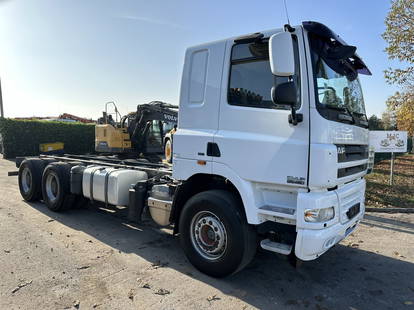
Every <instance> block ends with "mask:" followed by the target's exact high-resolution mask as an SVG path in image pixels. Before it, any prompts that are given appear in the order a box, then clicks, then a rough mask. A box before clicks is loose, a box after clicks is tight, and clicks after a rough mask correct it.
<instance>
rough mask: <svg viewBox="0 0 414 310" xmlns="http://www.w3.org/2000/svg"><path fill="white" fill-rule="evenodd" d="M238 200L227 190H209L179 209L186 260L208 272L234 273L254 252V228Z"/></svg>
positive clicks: (211, 274) (215, 274)
mask: <svg viewBox="0 0 414 310" xmlns="http://www.w3.org/2000/svg"><path fill="white" fill-rule="evenodd" d="M239 204H240V203H239V202H238V200H237V199H236V198H235V197H234V195H232V194H231V193H229V192H227V191H224V190H209V191H206V192H202V193H199V194H196V195H195V196H193V197H192V198H190V199H189V200H188V201H187V203H186V204H185V206H184V208H183V210H182V212H181V216H180V222H179V232H180V242H181V246H182V248H183V250H184V252H185V254H186V256H187V258H188V260H189V261H190V262H191V263H192V264H193V265H194V266H195V267H196V268H197V269H198V270H200V271H201V272H203V273H205V274H207V275H209V276H212V277H217V278H221V277H225V276H228V275H231V274H234V273H236V272H238V271H240V270H241V269H243V268H244V267H245V266H246V265H247V264H248V263H249V262H250V261H251V260H252V259H253V257H254V255H255V253H256V248H257V235H256V232H255V230H254V229H253V227H252V226H251V225H248V224H247V221H246V218H245V216H244V214H243V213H242V211H241V209H240V207H239ZM197 228H198V229H197ZM221 240H223V241H221Z"/></svg>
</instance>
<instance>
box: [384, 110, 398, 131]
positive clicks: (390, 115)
mask: <svg viewBox="0 0 414 310" xmlns="http://www.w3.org/2000/svg"><path fill="white" fill-rule="evenodd" d="M381 121H382V125H383V126H384V130H397V120H396V116H395V112H394V111H393V110H391V109H390V108H388V107H387V110H385V111H384V112H383V113H382V116H381Z"/></svg>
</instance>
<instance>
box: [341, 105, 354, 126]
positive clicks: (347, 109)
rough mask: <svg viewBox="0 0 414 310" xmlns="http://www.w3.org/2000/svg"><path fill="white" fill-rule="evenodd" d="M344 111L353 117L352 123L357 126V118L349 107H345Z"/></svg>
mask: <svg viewBox="0 0 414 310" xmlns="http://www.w3.org/2000/svg"><path fill="white" fill-rule="evenodd" d="M344 109H345V110H346V111H347V112H348V114H349V115H350V116H351V117H352V122H353V123H354V124H355V123H356V122H355V117H354V114H352V111H351V109H350V108H349V107H347V106H346V105H344Z"/></svg>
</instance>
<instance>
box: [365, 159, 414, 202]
mask: <svg viewBox="0 0 414 310" xmlns="http://www.w3.org/2000/svg"><path fill="white" fill-rule="evenodd" d="M390 166H391V161H390V160H388V159H387V160H382V161H380V162H378V163H377V164H375V166H374V170H373V172H372V173H371V174H369V175H367V176H366V180H367V191H366V205H367V207H373V208H414V154H405V155H401V156H399V157H397V158H396V159H395V160H394V185H392V186H391V185H389V178H390Z"/></svg>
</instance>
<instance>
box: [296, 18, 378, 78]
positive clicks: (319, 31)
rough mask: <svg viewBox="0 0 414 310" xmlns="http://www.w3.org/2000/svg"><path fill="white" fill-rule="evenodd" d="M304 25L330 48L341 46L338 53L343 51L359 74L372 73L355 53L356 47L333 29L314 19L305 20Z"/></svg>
mask: <svg viewBox="0 0 414 310" xmlns="http://www.w3.org/2000/svg"><path fill="white" fill-rule="evenodd" d="M302 25H303V28H305V29H306V30H307V31H308V32H310V33H312V34H314V35H316V36H318V37H319V38H320V39H322V40H323V41H325V42H326V43H327V44H328V45H329V46H330V48H332V49H335V47H334V45H335V46H336V47H341V48H340V51H338V52H337V54H340V53H342V54H343V57H346V58H347V60H348V62H349V64H350V65H351V66H352V67H353V68H354V70H355V71H356V72H358V73H359V74H365V75H372V73H371V71H370V70H369V69H368V67H367V65H366V64H365V63H364V62H363V61H362V59H361V58H360V57H359V56H358V55H357V54H356V53H355V51H356V47H354V46H350V45H348V44H346V42H345V41H344V40H343V39H342V38H340V37H339V35H337V34H336V33H335V32H333V31H332V30H331V29H329V28H328V27H326V26H325V25H323V24H321V23H318V22H312V21H306V22H303V23H302ZM349 53H351V54H353V55H351V54H349ZM338 57H340V56H338Z"/></svg>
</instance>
